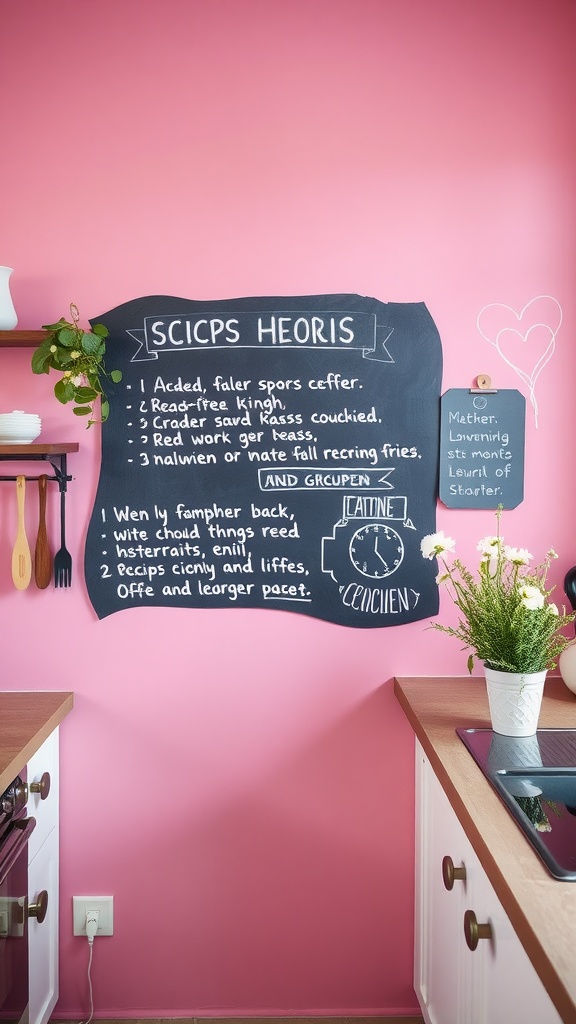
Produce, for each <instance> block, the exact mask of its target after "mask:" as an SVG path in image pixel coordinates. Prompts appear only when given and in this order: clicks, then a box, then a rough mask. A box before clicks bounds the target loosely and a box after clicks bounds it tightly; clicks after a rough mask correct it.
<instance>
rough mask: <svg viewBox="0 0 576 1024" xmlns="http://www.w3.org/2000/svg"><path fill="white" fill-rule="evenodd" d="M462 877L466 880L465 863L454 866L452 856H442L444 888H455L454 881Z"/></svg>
mask: <svg viewBox="0 0 576 1024" xmlns="http://www.w3.org/2000/svg"><path fill="white" fill-rule="evenodd" d="M457 878H458V879H460V880H461V881H462V882H465V881H466V868H465V867H464V865H462V867H460V868H455V867H454V861H453V860H452V857H443V858H442V881H443V882H444V888H445V889H448V891H450V890H451V889H453V888H454V882H455V881H456V879H457Z"/></svg>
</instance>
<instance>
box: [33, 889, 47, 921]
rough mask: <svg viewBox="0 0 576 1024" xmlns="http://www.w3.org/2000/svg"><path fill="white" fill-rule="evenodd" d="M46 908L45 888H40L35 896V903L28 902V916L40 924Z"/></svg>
mask: <svg viewBox="0 0 576 1024" xmlns="http://www.w3.org/2000/svg"><path fill="white" fill-rule="evenodd" d="M47 910H48V893H47V892H46V889H42V892H39V893H38V895H37V897H36V903H29V904H28V917H35V918H36V920H37V921H38V924H42V921H43V920H44V918H45V917H46V911H47Z"/></svg>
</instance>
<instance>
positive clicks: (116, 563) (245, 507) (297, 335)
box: [85, 295, 442, 627]
mask: <svg viewBox="0 0 576 1024" xmlns="http://www.w3.org/2000/svg"><path fill="white" fill-rule="evenodd" d="M92 322H93V323H94V322H101V323H104V324H105V325H106V327H107V328H108V330H109V332H110V336H109V339H108V355H109V366H110V368H118V369H120V370H122V373H123V379H122V381H121V383H120V384H117V385H112V384H111V385H110V386H109V388H108V395H109V398H110V410H111V411H110V418H109V419H108V421H107V422H106V423H105V424H104V425H103V427H102V466H101V473H100V480H99V485H98V492H97V495H96V501H95V506H94V511H93V514H92V518H91V521H90V526H89V530H88V536H87V542H86V560H85V567H86V581H87V586H88V592H89V596H90V600H91V601H92V604H93V606H94V609H95V611H96V613H97V615H98V617H99V618H103V617H104V616H106V615H110V614H111V613H112V612H116V611H119V610H121V609H126V608H133V607H141V606H143V605H168V606H186V607H190V608H239V607H244V608H246V607H248V608H254V607H261V608H273V609H282V610H290V611H293V612H300V613H302V614H305V615H313V616H316V617H318V618H322V619H326V620H328V621H330V622H334V623H339V624H343V625H347V626H357V627H377V626H390V625H400V624H402V623H406V622H411V621H413V620H416V619H421V618H425V617H428V616H431V615H434V614H435V613H436V612H437V610H438V590H437V587H436V583H435V572H436V567H435V564H434V563H431V562H427V561H426V560H424V559H423V558H422V556H421V554H420V540H421V538H422V536H423V535H425V534H427V533H432V532H434V530H435V521H436V520H435V517H436V482H437V474H438V445H439V394H440V380H441V373H442V353H441V345H440V338H439V335H438V331H437V329H436V327H435V325H434V322H433V320H432V318H431V316H430V314H429V312H428V310H427V309H426V307H425V305H424V304H423V303H383V302H379V301H378V300H376V299H373V298H364V297H362V296H359V295H316V296H303V297H298V296H290V297H281V298H278V297H260V298H241V299H226V300H222V301H210V302H199V301H195V300H192V299H182V298H176V297H174V296H146V297H144V298H140V299H135V300H133V301H130V302H127V303H125V304H124V305H121V306H118V307H117V308H116V309H113V310H111V311H110V312H108V313H105V314H103V315H101V316H99V317H96V318H94V320H93V321H92Z"/></svg>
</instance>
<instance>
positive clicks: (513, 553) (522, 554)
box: [504, 545, 533, 565]
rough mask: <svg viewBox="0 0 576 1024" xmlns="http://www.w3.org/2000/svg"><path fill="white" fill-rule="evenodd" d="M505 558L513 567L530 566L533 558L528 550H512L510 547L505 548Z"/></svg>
mask: <svg viewBox="0 0 576 1024" xmlns="http://www.w3.org/2000/svg"><path fill="white" fill-rule="evenodd" d="M504 557H505V558H507V559H508V561H509V562H512V564H513V565H528V562H529V561H530V560H531V558H532V557H533V556H532V555H531V554H530V552H529V551H527V550H526V548H511V547H508V545H506V546H505V548H504Z"/></svg>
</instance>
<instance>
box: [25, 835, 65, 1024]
mask: <svg viewBox="0 0 576 1024" xmlns="http://www.w3.org/2000/svg"><path fill="white" fill-rule="evenodd" d="M33 834H34V833H33ZM57 834H58V833H57V830H56V829H54V830H53V831H52V833H51V835H50V837H49V839H48V841H47V842H45V843H44V844H43V846H42V847H41V849H40V850H39V852H38V853H37V854H36V856H35V857H34V859H33V860H32V861H31V863H30V864H29V867H28V899H29V903H30V904H31V905H34V904H35V903H40V899H39V898H43V895H42V896H41V894H44V893H45V894H46V896H47V908H46V914H45V917H44V918H43V920H38V918H37V917H35V916H32V917H30V919H29V921H28V951H29V961H30V982H29V986H30V987H29V1024H47V1022H48V1020H49V1018H50V1015H51V1013H52V1010H53V1009H54V1006H55V1005H56V1000H57V998H58V918H59V914H58V910H59V907H58V896H59V894H58V848H57V842H56V836H57ZM40 918H42V913H40Z"/></svg>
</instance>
